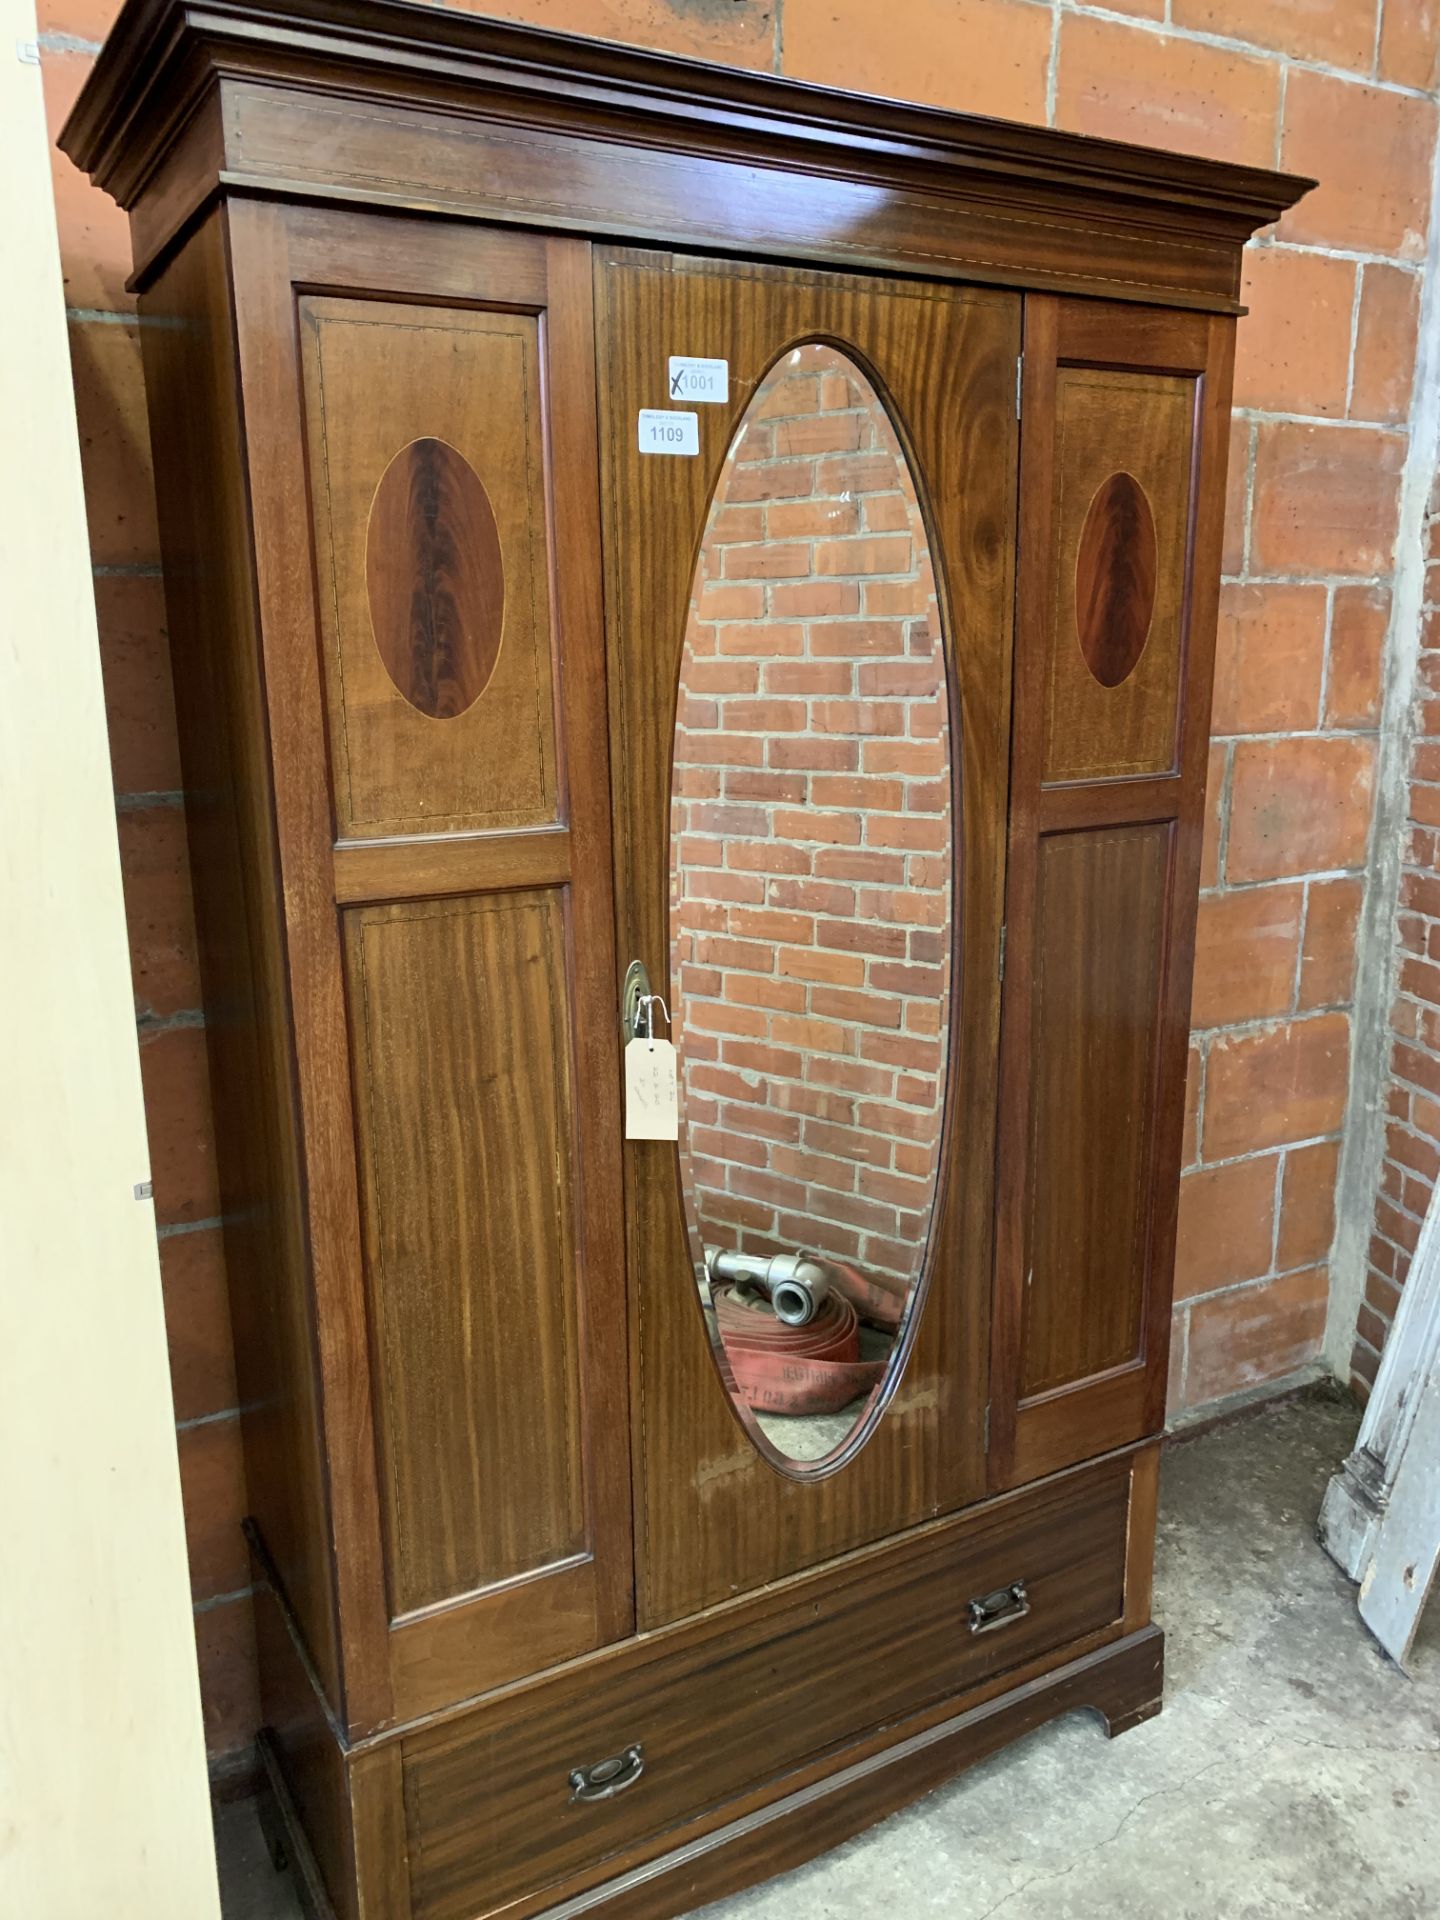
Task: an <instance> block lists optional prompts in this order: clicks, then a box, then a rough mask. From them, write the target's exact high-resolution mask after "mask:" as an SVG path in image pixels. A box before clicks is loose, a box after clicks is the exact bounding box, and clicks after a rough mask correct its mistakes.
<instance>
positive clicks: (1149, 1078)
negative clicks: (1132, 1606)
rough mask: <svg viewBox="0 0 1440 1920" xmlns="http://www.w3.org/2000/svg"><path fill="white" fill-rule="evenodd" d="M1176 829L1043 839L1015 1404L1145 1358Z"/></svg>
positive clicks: (1099, 832)
mask: <svg viewBox="0 0 1440 1920" xmlns="http://www.w3.org/2000/svg"><path fill="white" fill-rule="evenodd" d="M1170 831H1171V830H1170V827H1169V824H1168V823H1164V822H1162V823H1155V824H1151V825H1149V826H1134V827H1109V828H1097V829H1094V830H1092V831H1090V832H1084V833H1067V834H1057V835H1055V836H1053V837H1051V838H1048V839H1045V840H1042V841H1041V843H1040V863H1039V874H1038V884H1037V890H1036V905H1035V975H1034V1017H1033V1025H1032V1029H1031V1033H1032V1043H1031V1084H1032V1090H1033V1103H1032V1108H1031V1125H1030V1158H1029V1195H1028V1205H1027V1233H1026V1286H1025V1296H1024V1301H1025V1304H1024V1318H1023V1332H1022V1341H1021V1370H1020V1377H1021V1397H1022V1398H1025V1397H1028V1396H1030V1395H1033V1394H1036V1393H1040V1392H1044V1391H1046V1390H1047V1389H1050V1388H1054V1387H1058V1386H1062V1385H1064V1384H1065V1383H1066V1382H1068V1381H1073V1380H1083V1379H1088V1378H1089V1377H1091V1376H1092V1375H1094V1374H1097V1373H1101V1372H1103V1371H1105V1370H1106V1369H1107V1368H1110V1367H1115V1366H1120V1365H1123V1364H1124V1363H1125V1362H1126V1361H1129V1360H1134V1359H1136V1358H1137V1356H1138V1353H1139V1345H1140V1333H1141V1323H1142V1314H1143V1308H1144V1298H1145V1277H1146V1270H1147V1267H1148V1262H1149V1241H1150V1204H1151V1191H1150V1175H1151V1165H1152V1161H1153V1157H1154V1154H1153V1138H1154V1120H1155V1068H1156V1059H1157V1050H1158V1044H1159V1026H1160V1003H1159V988H1160V973H1161V966H1162V962H1163V950H1164V937H1165V918H1166V895H1167V889H1168V882H1169V869H1170Z"/></svg>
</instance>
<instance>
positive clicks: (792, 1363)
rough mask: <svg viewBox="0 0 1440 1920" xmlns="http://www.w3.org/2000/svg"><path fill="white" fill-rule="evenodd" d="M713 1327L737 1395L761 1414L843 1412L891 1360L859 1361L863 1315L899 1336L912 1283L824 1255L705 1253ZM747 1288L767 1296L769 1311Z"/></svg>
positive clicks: (717, 1250) (717, 1251)
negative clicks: (876, 1276) (872, 1275)
mask: <svg viewBox="0 0 1440 1920" xmlns="http://www.w3.org/2000/svg"><path fill="white" fill-rule="evenodd" d="M705 1271H706V1274H707V1275H708V1277H709V1280H710V1296H711V1301H712V1304H713V1305H714V1308H715V1319H716V1328H717V1331H718V1332H719V1335H720V1339H721V1343H722V1345H723V1348H724V1351H725V1357H726V1359H727V1361H728V1363H729V1371H730V1373H731V1376H732V1379H733V1382H734V1386H735V1391H736V1393H737V1395H738V1397H739V1398H740V1400H741V1401H742V1402H743V1403H744V1404H745V1405H746V1406H750V1407H756V1408H759V1409H760V1410H761V1411H762V1412H770V1413H788V1414H814V1413H836V1412H838V1411H839V1410H840V1408H841V1407H844V1406H847V1405H848V1404H849V1402H850V1401H851V1400H854V1399H856V1398H857V1397H858V1396H859V1395H861V1394H864V1393H868V1392H869V1391H870V1389H871V1388H872V1387H873V1386H874V1385H875V1384H876V1383H877V1381H878V1380H879V1379H880V1376H881V1375H882V1374H883V1372H884V1371H885V1366H886V1359H885V1358H883V1357H882V1358H881V1359H878V1360H862V1359H861V1357H860V1321H861V1320H865V1321H867V1322H868V1323H869V1324H870V1325H872V1326H876V1327H882V1328H884V1329H886V1330H887V1331H890V1332H893V1331H894V1330H895V1329H896V1328H898V1326H899V1324H900V1321H901V1319H902V1318H903V1315H904V1311H905V1302H906V1300H907V1298H908V1295H909V1289H908V1288H907V1287H904V1286H903V1285H902V1284H901V1283H900V1282H898V1281H884V1280H878V1279H874V1280H872V1279H867V1278H866V1277H865V1275H863V1274H862V1273H860V1272H859V1271H857V1269H856V1268H854V1267H852V1266H850V1265H849V1264H848V1263H847V1262H845V1261H836V1260H829V1259H826V1258H824V1257H823V1256H822V1255H819V1254H811V1253H793V1254H776V1255H771V1256H766V1255H761V1254H742V1253H729V1252H724V1251H722V1250H721V1249H719V1248H716V1247H707V1248H706V1249H705ZM741 1287H746V1288H750V1287H755V1288H759V1289H760V1290H761V1291H762V1292H764V1293H766V1294H768V1296H769V1308H770V1310H768V1311H767V1309H766V1307H765V1306H764V1305H763V1304H762V1303H761V1302H760V1301H759V1300H756V1299H754V1298H753V1297H752V1298H751V1299H750V1300H749V1301H748V1302H747V1299H746V1297H745V1294H744V1293H742V1292H740V1291H739V1289H740V1288H741Z"/></svg>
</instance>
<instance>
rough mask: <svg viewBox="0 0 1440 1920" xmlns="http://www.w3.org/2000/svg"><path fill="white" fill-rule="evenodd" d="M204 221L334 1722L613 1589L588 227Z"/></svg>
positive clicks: (337, 219)
mask: <svg viewBox="0 0 1440 1920" xmlns="http://www.w3.org/2000/svg"><path fill="white" fill-rule="evenodd" d="M230 218H231V237H232V254H233V259H234V274H235V285H236V289H237V302H238V321H239V324H238V346H239V356H240V368H241V378H242V383H243V389H244V395H245V408H246V451H247V459H248V466H249V474H250V483H251V498H252V500H253V502H254V514H255V523H256V531H255V565H256V577H257V580H258V584H259V595H260V605H261V616H262V618H261V630H262V635H263V647H264V668H265V692H266V701H267V719H268V724H269V727H270V733H271V743H272V751H271V769H272V777H273V782H274V789H275V807H276V814H277V822H278V849H279V858H280V874H281V884H282V889H283V898H284V902H285V912H286V919H285V925H284V929H283V939H279V940H277V947H278V948H279V949H280V950H281V951H282V952H283V957H284V964H285V967H286V969H287V974H288V983H289V991H290V994H291V996H292V1000H293V1005H294V1028H293V1069H292V1070H293V1075H294V1083H295V1087H296V1089H297V1095H298V1105H299V1110H300V1115H301V1122H302V1139H303V1149H304V1167H303V1178H302V1179H301V1180H299V1181H298V1182H296V1186H297V1188H298V1191H299V1193H300V1194H301V1195H302V1196H303V1204H304V1205H305V1208H306V1210H307V1222H306V1224H307V1228H308V1247H309V1258H310V1263H311V1268H312V1272H313V1276H314V1289H315V1295H316V1302H317V1305H316V1324H317V1329H318V1341H317V1345H318V1349H319V1366H320V1371H321V1375H322V1379H323V1381H324V1387H325V1394H326V1408H327V1417H328V1427H329V1429H330V1433H329V1438H330V1442H331V1447H332V1452H333V1453H334V1455H335V1457H336V1460H337V1463H338V1465H337V1471H336V1473H335V1475H334V1478H333V1482H332V1486H333V1498H334V1503H335V1514H334V1520H333V1535H334V1555H335V1562H336V1568H337V1581H338V1585H339V1591H340V1616H341V1627H342V1636H343V1639H344V1646H345V1652H344V1661H343V1666H344V1672H345V1705H344V1712H343V1723H344V1725H345V1727H346V1730H347V1732H348V1733H349V1734H350V1735H351V1736H352V1737H354V1736H357V1735H359V1734H362V1733H370V1732H374V1731H376V1730H378V1729H380V1728H383V1727H385V1726H388V1725H391V1724H393V1723H394V1722H396V1721H400V1720H406V1719H410V1718H413V1717H415V1716H417V1715H420V1714H424V1713H427V1712H430V1711H432V1710H434V1709H436V1708H438V1707H442V1706H445V1705H448V1704H450V1703H452V1702H454V1701H457V1700H463V1699H467V1698H469V1697H471V1696H472V1695H475V1694H479V1693H483V1692H484V1691H486V1690H487V1689H489V1688H492V1687H496V1686H500V1685H503V1684H505V1683H507V1682H509V1681H512V1680H514V1679H516V1678H517V1677H520V1676H523V1675H526V1674H529V1673H533V1672H536V1671H538V1670H539V1669H541V1668H543V1667H545V1666H547V1665H550V1664H552V1663H555V1662H558V1661H561V1660H567V1659H571V1658H574V1657H575V1656H577V1655H579V1654H582V1653H585V1652H587V1651H589V1650H590V1649H592V1648H594V1647H597V1646H601V1645H604V1644H606V1643H607V1642H608V1641H610V1640H612V1639H614V1638H616V1637H617V1636H619V1635H622V1634H624V1633H625V1632H627V1631H629V1629H630V1626H631V1624H632V1621H633V1604H632V1597H631V1596H632V1578H633V1572H632V1557H631V1547H630V1484H629V1482H630V1477H629V1436H628V1431H627V1426H626V1420H625V1408H626V1404H627V1392H628V1381H627V1374H626V1351H625V1332H624V1326H625V1312H624V1296H623V1288H624V1264H623V1257H622V1251H621V1234H620V1208H619V1205H618V1199H617V1195H618V1187H619V1138H620V1114H619V1101H618V1088H617V1082H618V1066H619V1062H618V1036H617V1024H616V1017H615V999H614V977H615V964H614V945H613V938H614V936H613V917H612V897H611V851H610V831H609V771H608V742H607V738H606V732H605V727H604V725H603V720H602V721H601V722H600V723H598V724H597V714H603V699H604V695H603V688H604V658H603V633H602V627H601V615H600V603H601V595H600V584H599V574H600V557H599V548H600V541H599V500H598V485H597V475H596V464H595V463H596V432H595V389H594V364H595V363H594V338H593V302H592V291H591V272H590V256H589V249H588V248H587V247H586V246H585V245H584V244H583V243H579V242H567V241H561V240H544V239H538V238H535V237H534V236H529V235H521V234H513V233H506V234H498V233H481V232H477V231H474V230H470V229H467V230H464V231H460V230H458V229H456V228H455V227H453V226H449V225H446V224H445V223H443V222H437V221H414V220H406V219H387V218H384V217H381V216H355V215H350V214H343V213H339V214H337V213H334V212H330V211H326V210H323V209H317V208H307V207H279V206H274V205H269V206H261V205H259V204H256V203H252V202H244V203H238V204H237V205H236V206H235V207H234V208H233V209H232V211H231V216H230ZM316 288H323V289H325V292H324V294H323V295H318V294H315V293H314V292H313V291H312V290H313V289H316ZM597 701H598V702H599V703H600V704H599V706H598V707H597ZM276 1470H277V1471H283V1463H279V1465H278V1466H277V1468H276Z"/></svg>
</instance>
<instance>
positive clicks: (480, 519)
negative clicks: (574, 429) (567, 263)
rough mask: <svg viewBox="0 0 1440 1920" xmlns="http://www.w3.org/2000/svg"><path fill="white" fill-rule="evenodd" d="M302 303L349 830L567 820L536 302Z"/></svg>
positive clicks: (335, 757)
mask: <svg viewBox="0 0 1440 1920" xmlns="http://www.w3.org/2000/svg"><path fill="white" fill-rule="evenodd" d="M300 317H301V330H302V331H301V338H302V343H303V347H304V357H305V399H306V413H307V422H308V427H309V457H310V471H311V483H312V494H313V511H314V515H315V533H316V552H317V559H318V562H319V569H320V583H319V585H320V619H321V630H322V633H323V635H324V642H325V682H326V704H327V708H328V718H329V725H330V755H331V767H332V783H333V795H334V809H335V825H336V831H337V834H338V835H339V837H340V838H341V839H357V840H359V839H372V838H376V837H386V836H396V835H422V834H433V833H452V832H460V831H466V830H468V831H471V832H476V831H483V830H487V829H488V830H491V831H493V830H496V829H503V828H507V827H527V826H537V825H542V824H545V823H547V822H550V821H553V820H555V819H556V818H557V817H558V808H559V800H558V785H557V772H556V749H555V713H554V667H553V662H552V658H551V653H552V642H553V634H552V619H551V607H550V580H549V561H548V554H547V540H546V516H545V513H544V508H543V502H544V499H545V494H546V489H547V486H548V483H549V477H548V475H547V473H546V470H545V442H544V432H543V421H544V415H543V411H542V402H541V338H540V322H539V318H538V316H537V315H536V314H533V313H504V312H485V311H483V310H481V311H476V310H466V309H455V308H443V307H429V306H426V307H418V306H404V305H398V304H395V303H391V302H388V301H376V300H342V299H332V298H320V297H310V298H306V299H303V300H302V301H301V304H300Z"/></svg>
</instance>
